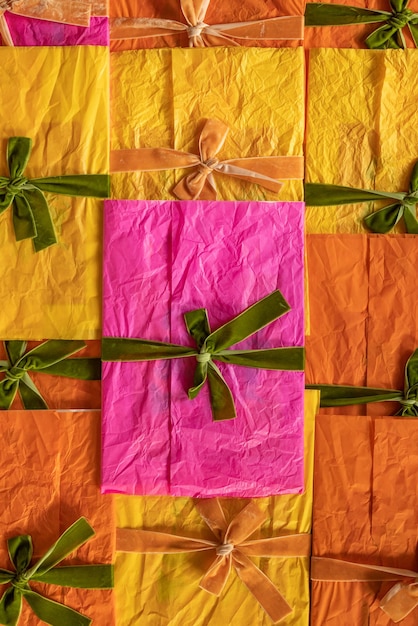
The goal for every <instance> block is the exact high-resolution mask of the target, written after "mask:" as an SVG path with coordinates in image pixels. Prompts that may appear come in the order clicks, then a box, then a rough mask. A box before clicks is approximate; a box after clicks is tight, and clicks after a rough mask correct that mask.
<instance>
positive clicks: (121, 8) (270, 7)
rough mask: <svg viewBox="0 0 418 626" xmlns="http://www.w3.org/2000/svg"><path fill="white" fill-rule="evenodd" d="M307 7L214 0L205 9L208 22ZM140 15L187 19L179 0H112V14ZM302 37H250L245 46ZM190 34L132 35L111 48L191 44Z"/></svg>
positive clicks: (266, 0)
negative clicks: (138, 36)
mask: <svg viewBox="0 0 418 626" xmlns="http://www.w3.org/2000/svg"><path fill="white" fill-rule="evenodd" d="M304 10H305V2H304V0H245V2H242V0H228V2H225V0H211V2H210V4H209V7H208V10H207V12H206V17H205V22H206V23H207V24H227V23H228V24H229V23H231V22H248V21H253V20H264V19H271V18H274V17H283V16H286V15H303V14H304ZM116 17H137V18H159V19H169V20H175V21H177V22H181V23H185V20H184V16H183V13H182V11H181V8H180V0H165V1H164V2H156V1H155V0H118V1H117V2H115V1H113V2H111V6H110V18H116ZM301 43H302V42H301V41H297V40H296V41H292V40H277V41H274V40H271V41H263V42H260V41H256V40H255V41H254V40H248V41H246V42H245V44H244V45H245V46H263V47H269V48H270V47H277V48H283V47H286V48H289V47H296V46H298V45H301ZM188 45H189V44H188V38H187V35H185V34H175V35H172V36H171V35H170V36H169V37H149V38H147V39H130V40H124V41H122V40H121V41H111V42H110V49H111V50H113V51H121V50H137V49H138V48H165V47H176V46H182V47H188Z"/></svg>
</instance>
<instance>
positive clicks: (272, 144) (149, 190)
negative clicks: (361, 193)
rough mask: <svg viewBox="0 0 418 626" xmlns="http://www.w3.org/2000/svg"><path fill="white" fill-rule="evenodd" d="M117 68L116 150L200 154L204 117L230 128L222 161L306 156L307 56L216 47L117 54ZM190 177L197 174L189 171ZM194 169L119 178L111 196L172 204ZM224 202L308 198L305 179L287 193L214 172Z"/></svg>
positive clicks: (287, 51)
mask: <svg viewBox="0 0 418 626" xmlns="http://www.w3.org/2000/svg"><path fill="white" fill-rule="evenodd" d="M110 64H111V119H112V130H111V149H112V150H121V149H127V148H130V149H133V148H174V149H176V150H185V151H188V152H192V153H194V154H198V139H199V131H200V129H201V127H202V122H203V120H205V119H210V118H215V119H219V120H221V121H223V122H225V123H226V124H227V125H228V126H229V128H230V130H229V134H228V136H227V138H226V141H225V144H224V146H223V147H222V149H221V151H220V152H219V155H218V156H219V159H220V160H222V161H223V160H227V159H234V158H244V157H255V156H287V155H289V156H301V155H302V154H303V151H302V145H303V134H304V57H303V50H302V49H301V48H298V49H281V50H277V49H256V48H254V49H253V48H212V49H180V48H174V49H157V50H136V51H127V52H115V53H112V54H111V55H110ZM188 171H189V172H190V171H191V170H188ZM186 172H187V170H172V171H167V170H166V171H163V172H135V173H130V172H129V173H115V174H113V175H112V197H113V198H126V199H131V200H134V199H137V198H147V199H149V200H165V199H168V200H170V199H173V195H172V194H171V189H172V188H173V187H174V185H175V183H176V182H178V181H179V180H180V178H181V177H182V176H183V175H184V174H185V173H186ZM215 180H216V185H217V188H218V198H219V199H225V200H226V199H227V200H243V199H245V200H288V201H291V200H302V199H303V186H302V181H299V180H298V181H296V180H291V181H285V182H284V185H283V187H282V189H281V191H280V194H277V193H274V192H271V191H267V190H266V189H264V188H262V187H260V186H258V185H255V184H249V183H246V182H243V181H241V180H239V179H233V178H232V177H231V176H224V175H220V174H215Z"/></svg>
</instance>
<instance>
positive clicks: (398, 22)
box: [388, 9, 413, 29]
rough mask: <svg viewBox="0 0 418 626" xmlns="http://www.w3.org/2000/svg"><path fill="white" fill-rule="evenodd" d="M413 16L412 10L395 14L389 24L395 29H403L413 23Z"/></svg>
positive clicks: (404, 10)
mask: <svg viewBox="0 0 418 626" xmlns="http://www.w3.org/2000/svg"><path fill="white" fill-rule="evenodd" d="M412 16H413V12H412V11H411V9H403V10H402V11H400V12H399V13H394V14H393V16H392V17H391V18H390V19H389V20H388V23H389V24H390V26H392V27H393V28H397V29H400V28H403V27H404V26H406V25H407V24H408V22H410V21H411V19H412Z"/></svg>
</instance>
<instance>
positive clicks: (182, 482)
mask: <svg viewBox="0 0 418 626" xmlns="http://www.w3.org/2000/svg"><path fill="white" fill-rule="evenodd" d="M303 224H304V205H303V203H297V202H295V203H268V202H205V201H191V202H180V201H166V202H162V201H116V200H115V201H107V202H105V233H104V250H105V252H104V268H103V272H104V283H103V285H104V286H103V298H104V311H103V335H104V336H105V337H112V336H113V337H131V338H143V339H152V340H155V341H164V342H172V343H178V344H182V345H193V341H192V340H191V338H190V337H189V335H188V333H187V330H186V327H185V324H184V320H183V314H184V313H185V312H188V311H191V310H194V309H197V308H201V307H204V308H207V310H208V316H209V321H210V324H211V328H212V330H215V329H216V328H218V327H219V326H221V325H222V324H223V323H225V322H227V321H229V320H231V319H232V318H233V317H235V316H236V315H237V314H239V313H241V312H242V311H243V310H244V309H246V308H248V306H250V305H252V304H254V302H256V301H257V300H259V299H261V298H263V297H265V296H266V295H268V294H269V293H270V292H272V291H274V290H275V289H280V290H281V291H282V293H283V295H284V297H285V298H286V300H287V301H288V303H289V304H290V306H291V310H290V311H289V312H288V313H287V314H286V315H284V316H282V317H281V318H279V319H278V320H276V321H274V322H273V323H272V324H270V325H269V326H267V327H266V328H264V329H262V330H261V331H259V332H258V333H256V334H255V335H253V336H252V337H250V338H249V339H247V340H245V341H243V342H241V343H240V344H236V345H235V346H233V348H234V349H239V348H240V347H241V348H250V349H260V348H272V347H290V346H301V345H303V340H304V311H303V306H304V305H303V301H304V297H303V295H304V292H303V259H304V232H303ZM217 364H218V365H219V367H220V369H221V371H222V373H223V375H224V377H225V379H226V381H227V383H228V385H229V387H230V389H231V392H232V395H233V398H234V401H235V406H236V411H237V417H236V418H235V419H233V420H228V421H222V422H214V421H212V414H211V406H210V399H209V392H208V388H207V387H208V386H207V385H205V386H204V388H203V389H202V391H201V392H200V394H199V395H198V396H197V398H195V399H194V400H189V399H188V397H187V389H188V388H189V387H190V386H191V385H192V381H193V373H194V365H195V364H194V363H193V362H192V360H191V359H174V360H172V361H167V360H165V361H150V362H131V363H114V362H113V363H103V382H102V389H103V409H104V410H103V433H102V438H103V455H102V491H103V492H120V493H127V494H141V495H146V494H148V495H175V496H194V497H215V496H233V497H235V496H236V497H255V496H259V497H261V496H267V495H273V494H280V493H301V492H302V491H303V395H304V374H303V372H296V371H287V372H286V371H267V370H257V369H252V368H247V367H239V366H234V365H230V364H223V363H219V362H218V363H217Z"/></svg>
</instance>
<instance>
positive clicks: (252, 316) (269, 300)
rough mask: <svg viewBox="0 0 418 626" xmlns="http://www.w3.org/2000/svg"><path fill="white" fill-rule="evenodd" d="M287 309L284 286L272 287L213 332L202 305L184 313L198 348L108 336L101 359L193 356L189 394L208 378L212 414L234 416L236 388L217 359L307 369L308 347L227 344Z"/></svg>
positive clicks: (259, 328) (192, 394) (196, 391)
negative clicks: (235, 347) (254, 347)
mask: <svg viewBox="0 0 418 626" xmlns="http://www.w3.org/2000/svg"><path fill="white" fill-rule="evenodd" d="M288 311H290V306H289V305H288V303H287V302H286V300H285V299H284V298H283V296H282V294H281V293H280V291H279V290H277V291H273V293H271V294H270V295H268V296H266V297H265V298H263V299H262V300H259V301H258V302H256V303H255V304H253V305H252V306H250V307H249V308H248V309H246V310H245V311H243V312H242V313H240V314H239V315H237V316H236V317H235V318H234V319H232V320H231V321H230V322H227V323H226V324H224V325H223V326H221V327H220V328H218V329H217V330H215V331H214V332H211V329H210V326H209V320H208V314H207V311H206V309H197V310H196V311H190V312H189V313H186V314H185V315H184V318H185V322H186V327H187V331H188V333H189V335H190V336H191V337H192V338H193V339H194V341H195V342H196V344H197V349H196V348H193V347H190V346H181V345H177V344H171V343H164V342H159V341H148V340H146V339H126V338H117V337H116V338H113V337H104V338H103V341H102V359H103V360H104V361H155V360H161V359H164V360H165V359H181V358H189V357H194V358H195V359H196V361H197V366H196V369H195V374H194V381H193V387H191V388H190V389H189V391H188V396H189V398H190V399H193V398H195V397H196V396H197V394H198V393H199V391H200V390H201V389H202V387H203V386H204V385H205V383H206V382H208V383H209V389H210V401H211V407H212V416H213V419H214V420H226V419H233V418H235V417H236V411H235V404H234V400H233V397H232V394H231V391H230V389H229V387H228V384H227V382H226V381H225V379H224V377H223V376H222V374H221V372H220V370H219V368H218V367H217V366H216V365H215V363H214V362H213V360H212V359H215V360H217V361H221V362H222V363H230V364H235V365H242V366H245V367H256V368H260V369H270V370H298V371H301V370H303V368H304V349H303V348H298V347H293V348H272V349H267V350H229V349H228V348H230V347H231V346H232V345H234V344H236V343H239V342H240V341H243V340H244V339H247V338H248V337H250V336H251V335H253V334H255V333H256V332H258V331H259V330H261V329H262V328H264V327H265V326H267V325H268V324H271V323H272V322H274V321H275V320H277V319H278V318H279V317H281V316H282V315H284V314H285V313H287V312H288Z"/></svg>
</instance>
